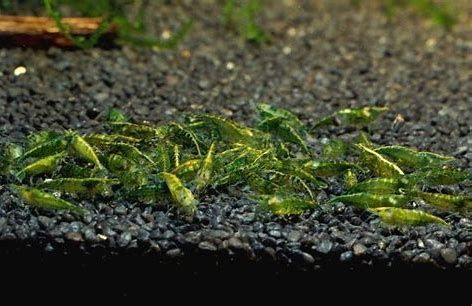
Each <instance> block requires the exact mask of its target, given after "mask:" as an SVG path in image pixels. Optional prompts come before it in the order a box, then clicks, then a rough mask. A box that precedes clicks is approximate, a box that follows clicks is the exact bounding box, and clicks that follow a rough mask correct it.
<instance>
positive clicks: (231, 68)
mask: <svg viewBox="0 0 472 306" xmlns="http://www.w3.org/2000/svg"><path fill="white" fill-rule="evenodd" d="M226 69H228V70H233V69H234V63H233V62H227V63H226Z"/></svg>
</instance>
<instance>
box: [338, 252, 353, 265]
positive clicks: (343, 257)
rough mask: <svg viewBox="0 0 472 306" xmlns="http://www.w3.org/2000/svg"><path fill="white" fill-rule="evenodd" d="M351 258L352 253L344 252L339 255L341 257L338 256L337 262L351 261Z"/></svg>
mask: <svg viewBox="0 0 472 306" xmlns="http://www.w3.org/2000/svg"><path fill="white" fill-rule="evenodd" d="M352 257H353V255H352V252H351V251H346V252H343V253H341V255H340V256H339V260H341V261H342V262H348V261H351V260H352Z"/></svg>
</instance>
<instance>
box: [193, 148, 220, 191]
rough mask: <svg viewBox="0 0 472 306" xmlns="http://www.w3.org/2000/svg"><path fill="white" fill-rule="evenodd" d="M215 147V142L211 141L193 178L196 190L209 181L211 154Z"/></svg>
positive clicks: (211, 171)
mask: <svg viewBox="0 0 472 306" xmlns="http://www.w3.org/2000/svg"><path fill="white" fill-rule="evenodd" d="M215 147H216V144H215V143H214V142H213V143H212V144H211V145H210V148H209V149H208V152H207V154H206V156H205V158H204V159H203V161H202V163H201V167H200V170H199V171H198V174H197V177H196V179H195V183H196V189H197V191H200V190H202V189H203V188H205V187H206V186H207V185H208V183H209V182H210V179H211V174H212V173H213V155H214V153H215Z"/></svg>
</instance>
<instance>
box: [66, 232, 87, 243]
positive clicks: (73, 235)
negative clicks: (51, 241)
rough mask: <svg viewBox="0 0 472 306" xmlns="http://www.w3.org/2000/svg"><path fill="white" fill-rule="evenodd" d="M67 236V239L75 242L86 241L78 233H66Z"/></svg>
mask: <svg viewBox="0 0 472 306" xmlns="http://www.w3.org/2000/svg"><path fill="white" fill-rule="evenodd" d="M65 236H66V238H67V239H69V240H71V241H75V242H79V241H84V239H83V238H82V234H81V233H78V232H69V233H66V235H65Z"/></svg>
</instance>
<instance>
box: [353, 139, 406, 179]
mask: <svg viewBox="0 0 472 306" xmlns="http://www.w3.org/2000/svg"><path fill="white" fill-rule="evenodd" d="M355 146H356V147H357V148H358V149H359V150H360V151H361V154H362V157H363V159H364V164H365V166H366V167H368V168H369V169H370V170H371V171H372V172H373V173H374V174H375V175H377V176H381V177H396V176H400V175H404V173H403V171H402V169H400V167H398V166H397V165H396V164H394V163H392V162H391V161H389V160H387V159H386V158H384V157H383V156H382V155H380V154H379V153H377V152H375V151H374V150H372V149H369V148H367V147H365V146H364V145H361V144H356V145H355Z"/></svg>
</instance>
